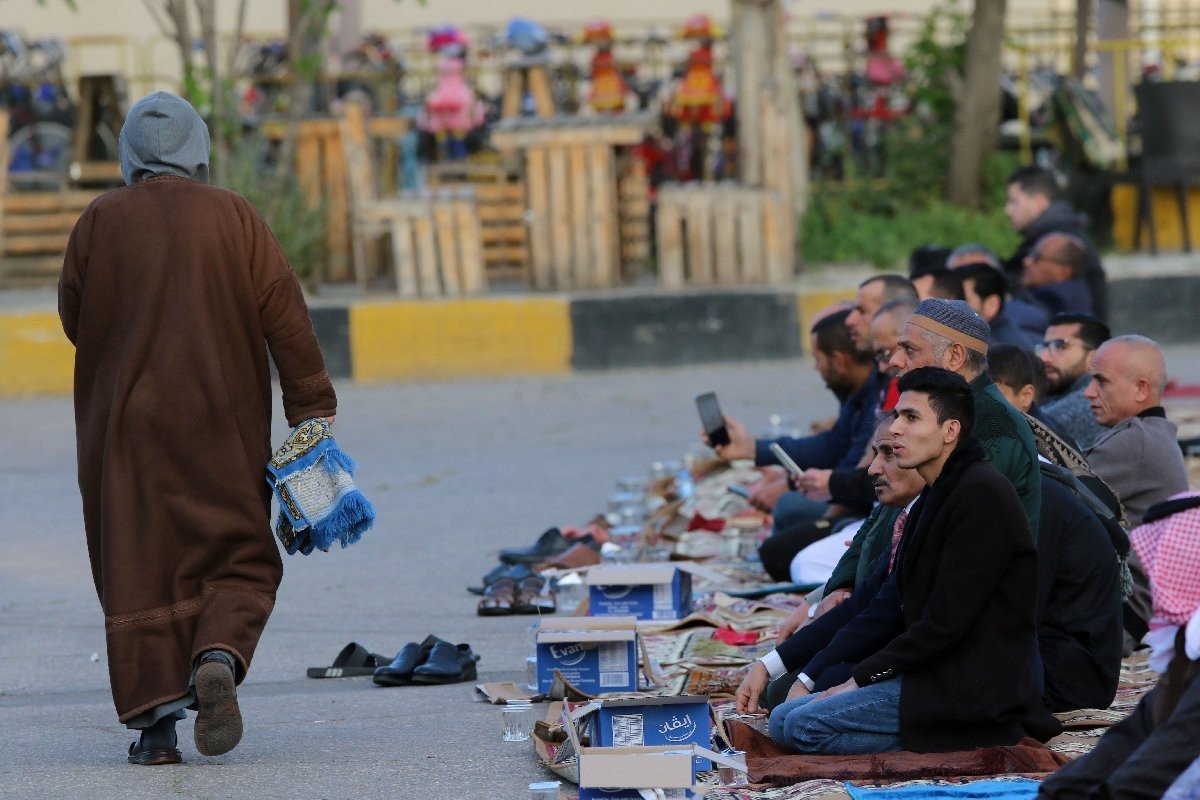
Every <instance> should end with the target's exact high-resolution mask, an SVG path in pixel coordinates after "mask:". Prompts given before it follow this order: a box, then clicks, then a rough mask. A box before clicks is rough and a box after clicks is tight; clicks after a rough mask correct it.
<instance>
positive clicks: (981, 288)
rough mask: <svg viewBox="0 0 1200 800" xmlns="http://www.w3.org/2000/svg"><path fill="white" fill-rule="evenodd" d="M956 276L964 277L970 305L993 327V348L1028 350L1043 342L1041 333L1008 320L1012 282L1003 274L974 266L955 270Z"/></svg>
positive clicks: (964, 292) (984, 267)
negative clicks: (994, 345) (1033, 331)
mask: <svg viewBox="0 0 1200 800" xmlns="http://www.w3.org/2000/svg"><path fill="white" fill-rule="evenodd" d="M955 274H956V275H961V276H962V283H963V294H964V295H965V296H966V299H967V303H968V304H970V306H971V308H973V309H975V313H976V314H978V315H979V316H981V317H983V318H984V319H985V320H986V321H987V324H988V326H989V327H991V329H992V338H991V340H990V344H1011V345H1016V346H1017V347H1023V348H1025V349H1027V350H1028V349H1032V348H1033V346H1034V345H1035V344H1037V343H1038V342H1040V341H1041V340H1042V336H1041V331H1038V332H1037V333H1036V334H1034V333H1031V332H1030V331H1027V330H1024V329H1022V328H1020V327H1018V326H1017V325H1016V323H1015V322H1013V321H1012V320H1010V319H1009V318H1008V314H1007V313H1006V309H1007V308H1008V279H1007V278H1005V277H1004V273H1003V272H1001V271H1000V270H998V269H995V268H993V267H989V266H988V265H986V264H972V265H970V266H966V267H961V268H960V269H957V270H955ZM1043 319H1045V316H1044V315H1043ZM1043 329H1044V326H1043Z"/></svg>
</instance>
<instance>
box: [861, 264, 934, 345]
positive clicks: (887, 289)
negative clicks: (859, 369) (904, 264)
mask: <svg viewBox="0 0 1200 800" xmlns="http://www.w3.org/2000/svg"><path fill="white" fill-rule="evenodd" d="M916 296H917V290H916V289H915V288H913V285H912V281H910V280H908V279H907V278H904V277H903V276H900V275H876V276H874V277H871V278H867V279H866V280H865V281H863V282H862V283H860V284H859V285H858V293H857V294H856V295H855V296H854V308H852V309H850V315H849V316H848V317H846V326H847V327H848V328H850V338H851V339H852V340H853V341H854V346H855V347H857V348H858V349H859V350H863V351H869V350H870V349H871V320H872V319H873V318H874V317H875V312H877V311H878V310H879V309H880V308H882V307H883V305H884V304H885V303H888V302H890V301H892V300H896V299H898V298H901V297H913V298H915V297H916ZM914 305H915V304H914Z"/></svg>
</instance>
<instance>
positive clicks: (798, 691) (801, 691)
mask: <svg viewBox="0 0 1200 800" xmlns="http://www.w3.org/2000/svg"><path fill="white" fill-rule="evenodd" d="M810 694H812V692H810V691H809V690H808V687H807V686H805V685H804V681H802V680H800V679H799V678H797V679H796V682H795V683H793V684H792V688H790V689H788V694H787V699H788V700H795V699H796V698H797V697H808V696H809V695H810Z"/></svg>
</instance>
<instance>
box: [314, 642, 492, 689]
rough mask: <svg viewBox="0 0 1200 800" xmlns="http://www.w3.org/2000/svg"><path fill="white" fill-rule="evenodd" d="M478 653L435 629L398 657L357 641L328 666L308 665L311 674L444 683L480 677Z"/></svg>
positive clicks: (390, 682) (409, 683)
mask: <svg viewBox="0 0 1200 800" xmlns="http://www.w3.org/2000/svg"><path fill="white" fill-rule="evenodd" d="M477 663H479V656H477V655H475V653H474V652H472V651H471V645H469V644H454V643H453V642H448V641H446V640H445V639H440V638H438V637H437V636H434V635H433V634H432V633H431V634H429V635H428V636H426V637H425V640H424V641H422V642H419V643H418V642H408V643H407V644H405V645H404V646H403V647H401V648H400V652H398V653H396V657H395V658H388V657H387V656H383V655H380V654H378V653H372V652H371V651H369V650H368V649H367V648H365V647H363V646H362V645H361V644H359V643H358V642H351V643H350V644H348V645H346V646H345V647H343V648H342V652H340V653H338V656H337V658H335V659H334V660H333V664H331V665H330V666H328V667H309V669H308V672H307V675H308V677H310V678H358V677H367V676H371V678H372V680H373V681H374V683H376V684H377V685H379V686H412V685H443V684H448V683H462V682H463V681H473V680H477V679H478V671H477V669H476V667H475V665H476V664H477Z"/></svg>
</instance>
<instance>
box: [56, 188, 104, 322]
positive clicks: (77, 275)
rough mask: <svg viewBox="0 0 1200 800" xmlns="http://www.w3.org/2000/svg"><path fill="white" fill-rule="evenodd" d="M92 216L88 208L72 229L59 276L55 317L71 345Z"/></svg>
mask: <svg viewBox="0 0 1200 800" xmlns="http://www.w3.org/2000/svg"><path fill="white" fill-rule="evenodd" d="M94 219H95V215H94V214H93V212H92V209H91V208H88V209H86V210H85V211H84V212H83V214H82V215H81V216H80V217H79V220H78V221H77V222H76V223H75V227H74V228H72V229H71V238H70V239H68V240H67V254H66V256H65V257H64V258H63V268H62V274H60V275H59V277H58V318H59V319H60V320H61V321H62V326H63V332H64V333H66V334H67V338H68V339H70V340H71V344H75V340H76V338H77V337H78V335H79V305H80V296H81V295H82V294H83V273H84V271H85V269H86V266H87V254H88V240H89V239H90V238H91V233H92V221H93V220H94Z"/></svg>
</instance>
